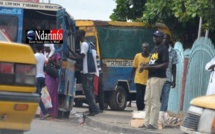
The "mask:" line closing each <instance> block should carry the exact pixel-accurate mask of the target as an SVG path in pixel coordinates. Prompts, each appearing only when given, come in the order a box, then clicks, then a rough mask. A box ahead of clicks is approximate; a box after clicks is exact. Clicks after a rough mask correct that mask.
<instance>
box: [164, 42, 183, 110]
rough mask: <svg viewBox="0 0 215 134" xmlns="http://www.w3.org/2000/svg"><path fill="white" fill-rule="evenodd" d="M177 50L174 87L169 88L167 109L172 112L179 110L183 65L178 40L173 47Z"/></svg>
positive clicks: (180, 45)
mask: <svg viewBox="0 0 215 134" xmlns="http://www.w3.org/2000/svg"><path fill="white" fill-rule="evenodd" d="M174 49H175V51H176V52H177V58H178V64H177V65H176V87H175V88H171V89H170V94H169V102H168V110H169V111H172V112H178V111H180V100H181V89H182V84H181V83H182V76H183V65H184V49H183V46H182V44H181V43H180V42H176V43H175V47H174Z"/></svg>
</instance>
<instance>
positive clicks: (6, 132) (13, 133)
mask: <svg viewBox="0 0 215 134" xmlns="http://www.w3.org/2000/svg"><path fill="white" fill-rule="evenodd" d="M0 134H24V132H23V131H16V130H0Z"/></svg>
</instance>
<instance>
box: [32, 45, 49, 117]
mask: <svg viewBox="0 0 215 134" xmlns="http://www.w3.org/2000/svg"><path fill="white" fill-rule="evenodd" d="M35 49H36V53H35V54H34V56H35V58H36V62H37V64H36V69H37V71H36V78H37V90H36V93H38V94H39V95H40V96H41V90H42V88H43V86H44V85H45V74H44V71H43V68H44V63H45V60H46V57H45V55H44V54H43V45H42V44H36V45H35ZM39 106H40V109H41V111H42V113H43V117H42V119H45V118H46V117H48V116H49V114H48V113H47V110H46V108H45V106H44V104H43V102H42V100H41V99H40V102H39Z"/></svg>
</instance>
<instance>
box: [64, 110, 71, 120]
mask: <svg viewBox="0 0 215 134" xmlns="http://www.w3.org/2000/svg"><path fill="white" fill-rule="evenodd" d="M69 116H70V111H67V112H64V113H63V117H64V118H66V119H69Z"/></svg>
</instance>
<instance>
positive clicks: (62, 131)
mask: <svg viewBox="0 0 215 134" xmlns="http://www.w3.org/2000/svg"><path fill="white" fill-rule="evenodd" d="M31 127H32V128H31V131H29V132H26V133H25V134H114V133H108V132H107V131H102V130H100V129H98V128H96V129H95V128H92V127H89V126H87V125H79V124H78V120H77V119H69V120H39V119H34V121H33V122H32V125H31Z"/></svg>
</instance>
